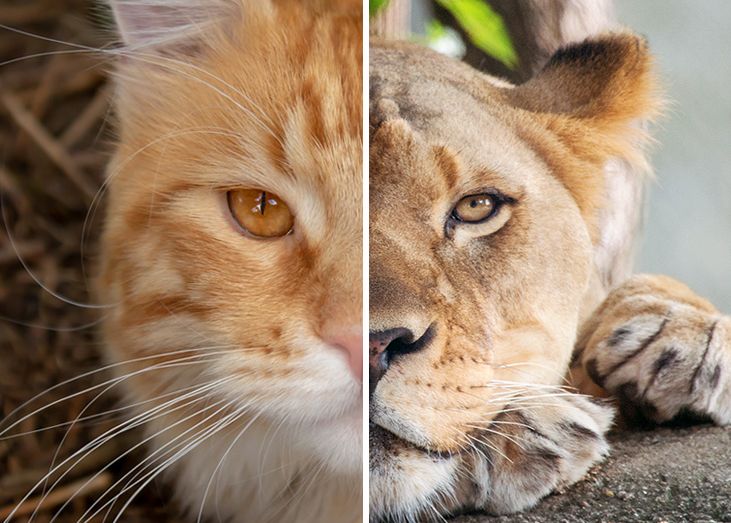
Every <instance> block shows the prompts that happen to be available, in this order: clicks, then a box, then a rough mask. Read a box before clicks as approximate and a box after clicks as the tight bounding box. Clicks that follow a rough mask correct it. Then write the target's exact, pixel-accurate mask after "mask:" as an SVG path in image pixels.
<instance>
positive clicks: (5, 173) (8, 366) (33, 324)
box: [0, 0, 174, 522]
mask: <svg viewBox="0 0 731 523" xmlns="http://www.w3.org/2000/svg"><path fill="white" fill-rule="evenodd" d="M99 18H100V12H99V6H98V5H94V2H92V1H90V0H18V1H13V0H4V1H3V2H2V4H0V24H2V25H5V26H9V27H11V28H13V29H17V30H20V31H26V32H29V33H33V34H35V35H41V36H43V37H46V38H50V39H54V40H59V41H66V42H72V43H74V44H81V45H85V46H92V47H99V46H103V45H106V44H108V40H109V38H110V36H109V34H108V33H105V32H104V31H103V30H102V29H101V28H100V27H99V26H98V24H97V23H96V22H95V21H97V20H99ZM0 63H1V64H2V66H1V67H0V194H1V195H2V201H3V225H2V227H0V419H3V418H6V417H7V416H8V415H10V414H11V412H12V411H13V410H14V409H16V408H17V407H18V406H20V405H21V404H22V403H23V402H25V401H26V400H29V399H30V398H32V397H33V396H35V395H36V394H38V393H41V392H43V391H46V390H47V389H49V387H53V386H54V385H56V384H58V383H61V382H62V381H64V380H68V379H70V378H74V377H76V376H78V375H80V374H82V373H84V372H86V371H90V370H94V369H97V368H99V367H100V365H101V364H100V357H99V351H98V343H97V342H96V341H95V327H94V324H95V322H97V321H98V315H99V312H98V311H96V310H93V309H89V308H83V307H78V306H74V305H71V304H69V303H65V302H64V301H62V300H60V299H57V298H56V297H54V296H53V294H52V293H56V294H58V295H60V296H63V297H66V298H69V299H71V300H75V301H78V302H81V303H89V302H91V300H92V298H91V297H90V295H89V288H88V287H89V273H90V272H93V271H92V269H90V268H91V267H93V265H94V244H95V236H96V234H95V231H96V229H98V222H99V219H98V215H99V214H101V213H96V214H95V215H93V216H95V217H96V219H92V220H91V221H90V227H89V231H87V232H88V234H87V235H86V237H82V231H83V230H84V221H85V219H86V217H87V212H88V211H89V209H90V204H91V202H92V199H93V197H94V195H95V194H96V193H97V190H98V188H99V186H100V184H101V180H102V176H103V171H104V165H105V163H106V161H107V158H108V155H109V150H110V146H109V144H110V142H111V138H112V133H111V132H110V129H109V125H108V120H109V101H110V95H111V91H110V89H109V86H108V84H107V82H106V74H105V73H106V71H107V70H108V68H109V65H110V64H109V62H108V60H107V59H105V58H104V57H102V56H100V55H99V54H98V53H87V52H79V51H78V50H76V49H74V47H71V46H67V45H62V44H58V43H54V42H51V41H48V40H44V39H42V38H37V37H32V36H28V35H23V34H20V33H18V32H13V31H10V30H7V29H3V28H0ZM8 232H9V233H10V235H11V236H12V239H13V243H14V244H13V243H11V241H10V238H9V237H8ZM82 242H83V255H82ZM21 259H22V260H23V262H25V263H26V264H27V266H28V269H29V270H26V268H25V267H24V266H23V264H22V263H21ZM31 273H32V274H34V275H36V276H37V278H38V279H39V280H40V281H41V282H42V283H43V285H44V286H45V287H47V289H48V291H46V290H44V289H42V288H41V286H40V285H39V284H38V283H37V282H35V281H34V279H33V277H32V276H31ZM89 325H91V327H89ZM85 326H87V327H85ZM108 377H109V376H107V375H100V376H94V377H89V378H85V379H81V380H79V381H76V382H74V383H71V384H69V385H67V386H63V387H60V388H58V389H55V390H52V391H51V392H49V393H47V394H45V395H44V396H43V397H42V398H40V399H38V400H36V401H34V402H32V403H31V404H30V405H28V406H26V407H24V408H23V409H21V412H20V413H19V414H16V415H14V416H12V417H10V418H8V419H6V420H5V421H4V422H3V423H2V424H1V425H0V433H2V432H3V430H4V429H6V428H7V427H8V425H9V424H11V423H13V422H15V421H17V420H20V419H21V418H22V417H23V416H24V415H26V414H31V413H32V412H33V411H34V410H35V409H37V408H39V407H42V406H44V405H48V404H50V403H52V402H53V401H55V400H56V399H59V398H62V397H64V396H65V395H68V394H73V393H74V392H77V391H81V390H83V389H85V388H87V387H89V386H90V385H92V384H94V383H100V382H102V381H103V380H104V379H105V378H108ZM98 392H99V391H98V390H97V391H93V392H89V393H85V394H82V395H80V396H77V397H73V398H71V399H70V400H69V401H64V402H61V403H59V404H57V405H54V406H52V407H50V408H48V409H46V410H44V411H43V412H41V413H38V414H36V415H33V416H31V417H29V418H28V419H25V420H23V421H22V422H20V423H19V424H18V425H17V426H15V427H14V428H13V429H12V430H11V431H10V432H9V433H8V434H2V435H0V521H1V520H3V519H4V518H5V517H7V515H8V514H9V513H10V512H11V510H12V509H13V508H14V507H15V506H16V504H17V503H19V502H20V501H21V500H22V498H23V496H24V495H25V494H26V493H27V492H28V491H29V489H30V488H31V487H32V486H33V485H34V484H35V483H36V482H37V481H38V480H39V479H40V478H42V477H43V476H44V474H46V473H47V472H48V471H49V469H50V468H51V465H52V462H53V460H54V454H55V453H56V452H57V451H58V456H57V457H56V460H55V461H56V463H59V462H60V461H62V460H63V458H64V457H66V456H69V455H71V454H72V453H73V452H74V451H75V450H77V449H79V448H81V446H82V445H84V444H85V443H87V442H89V441H90V440H91V439H93V438H94V437H96V436H98V435H99V434H102V433H103V432H104V431H105V430H108V429H109V428H111V427H113V426H114V425H116V424H117V423H119V421H120V420H121V419H122V418H121V417H120V414H119V413H113V414H110V415H103V416H99V417H97V418H94V419H92V420H90V421H86V422H82V423H78V424H75V425H74V426H73V427H72V428H71V429H70V430H69V431H68V434H66V429H67V428H68V427H66V426H63V427H60V428H57V429H52V430H44V431H41V432H33V431H36V430H38V429H41V428H45V427H53V426H54V425H59V424H63V423H67V422H70V421H73V420H74V419H75V418H76V417H77V416H78V415H79V414H80V413H82V411H83V409H84V407H85V406H86V405H87V404H88V403H89V402H90V401H91V400H92V399H93V398H94V396H95V395H96V394H97V393H98ZM108 396H110V395H109V394H105V395H104V396H103V397H102V398H100V399H98V400H96V401H94V402H93V403H92V405H91V407H90V408H89V409H88V410H86V411H83V414H82V415H84V416H87V415H90V414H95V413H103V412H105V411H107V410H109V409H114V408H115V407H116V404H115V403H114V398H113V397H108ZM24 433H29V434H24ZM23 434H24V435H23ZM8 435H15V436H16V437H13V438H10V439H7V436H8ZM64 436H65V441H63V440H64ZM118 439H120V438H115V440H118ZM62 441H63V445H61V446H60V444H61V442H62ZM135 441H139V437H137V439H136V438H135V435H134V434H132V435H129V436H126V437H124V438H121V439H120V440H119V441H112V442H110V444H107V445H104V446H103V447H101V448H100V449H99V450H98V451H97V452H95V453H93V454H91V455H90V456H87V458H85V459H84V460H83V462H81V463H79V464H78V466H76V467H74V468H73V469H72V470H71V471H70V472H69V473H68V475H66V476H64V477H62V478H61V479H60V480H59V482H58V485H57V486H56V487H55V488H53V489H50V488H49V489H47V491H50V494H49V496H48V497H47V498H45V500H43V501H42V499H41V498H42V496H40V495H41V494H42V490H39V491H37V492H35V493H34V494H33V496H31V497H30V498H29V499H28V500H26V501H25V502H24V503H23V504H22V505H21V506H20V509H19V511H18V512H17V513H16V517H15V518H14V519H13V521H28V520H29V518H30V517H31V514H33V513H34V511H36V513H35V516H34V517H33V521H38V522H46V521H50V520H51V519H52V518H53V516H54V514H55V513H56V511H57V510H58V509H59V508H60V507H62V506H63V505H64V504H65V503H67V502H68V504H67V506H66V508H65V510H64V511H63V512H62V514H61V515H60V516H59V517H58V518H57V519H56V521H59V522H72V521H79V519H80V517H81V515H82V514H83V512H84V510H85V509H86V508H87V507H88V506H89V504H90V503H91V502H93V501H94V499H95V498H96V497H97V496H98V495H99V494H100V493H101V492H103V491H104V490H106V489H107V488H108V487H109V486H110V485H111V484H112V483H113V482H114V481H116V479H118V478H119V477H121V475H122V474H124V472H125V471H126V470H129V465H128V463H134V462H135V461H134V457H130V458H129V459H128V463H127V464H125V463H124V462H122V463H115V464H114V465H113V466H112V467H111V468H110V469H109V470H107V471H105V472H103V473H102V474H100V475H98V476H96V477H95V476H94V475H95V474H96V473H97V472H98V471H100V470H101V469H102V468H103V467H104V466H105V465H106V464H107V463H109V462H110V461H112V460H113V459H114V458H115V457H117V456H118V455H119V454H120V453H121V452H122V451H123V450H124V449H126V448H129V447H130V446H131V445H133V444H134V443H133V442H135ZM136 457H137V458H139V456H136ZM67 468H68V467H62V469H63V470H66V469H67ZM60 476H61V475H60V474H54V475H53V477H52V479H51V482H49V483H48V487H50V486H51V485H53V481H54V480H55V479H56V478H59V477H60ZM148 490H149V491H150V492H147V493H145V494H143V495H142V496H140V498H139V499H138V500H137V501H135V502H134V503H133V504H132V505H131V506H130V507H129V508H128V509H127V510H126V511H125V513H124V516H123V517H122V518H121V521H155V522H165V521H174V518H173V517H171V516H170V515H169V514H168V513H167V511H166V509H165V508H164V507H165V495H164V494H163V493H161V487H160V486H159V485H155V486H154V487H151V488H149V489H148ZM119 506H120V505H118V507H119ZM114 515H115V513H114V512H112V516H114ZM103 516H104V511H102V512H101V515H100V516H99V517H96V518H94V519H93V520H92V521H102V520H103ZM112 519H113V517H112Z"/></svg>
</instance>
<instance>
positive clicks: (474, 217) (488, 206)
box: [452, 193, 501, 223]
mask: <svg viewBox="0 0 731 523" xmlns="http://www.w3.org/2000/svg"><path fill="white" fill-rule="evenodd" d="M500 203H501V202H500V200H499V199H498V198H497V196H495V195H494V194H488V193H484V194H473V195H470V196H465V197H464V198H462V199H461V200H460V201H458V202H457V205H455V206H454V210H453V211H452V218H454V219H455V220H457V221H459V222H463V223H479V222H482V221H485V220H487V219H488V218H490V217H492V216H493V215H494V214H495V212H496V211H497V209H498V207H499V206H500Z"/></svg>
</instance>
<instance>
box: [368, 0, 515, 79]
mask: <svg viewBox="0 0 731 523" xmlns="http://www.w3.org/2000/svg"><path fill="white" fill-rule="evenodd" d="M434 2H435V3H437V4H438V5H440V6H442V7H443V8H444V9H446V10H447V11H448V12H449V13H450V14H451V15H452V16H453V17H454V19H455V20H456V21H457V23H458V24H459V25H460V26H461V27H462V29H464V31H465V33H466V34H467V36H468V38H469V39H470V41H471V42H472V43H473V44H474V45H475V46H476V47H477V48H478V49H480V50H481V51H483V52H484V53H487V54H488V55H490V56H492V57H493V58H495V59H496V60H499V61H500V62H502V63H503V64H505V66H506V67H508V68H510V69H514V68H515V67H516V66H517V65H518V54H517V53H516V52H515V48H514V47H513V42H512V40H511V39H510V35H509V34H508V30H507V28H506V27H505V24H504V23H503V19H502V18H501V17H500V15H499V14H498V13H496V12H495V11H494V10H493V9H492V7H490V5H489V4H488V3H487V2H486V1H485V0H434ZM387 4H388V0H369V3H368V9H369V13H370V16H373V15H374V14H376V13H377V12H378V11H379V10H380V9H383V8H384V7H385V6H386V5H387ZM426 29H427V34H426V38H427V41H429V42H434V41H436V40H437V39H440V38H444V37H445V36H446V33H447V32H446V29H445V28H444V27H443V26H442V25H441V24H440V23H439V22H438V21H436V20H432V21H431V22H430V23H429V24H428V25H427V28H426Z"/></svg>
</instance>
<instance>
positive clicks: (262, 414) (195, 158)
mask: <svg viewBox="0 0 731 523" xmlns="http://www.w3.org/2000/svg"><path fill="white" fill-rule="evenodd" d="M209 3H210V2H209ZM190 4H194V3H193V2H190ZM200 4H207V3H206V2H202V3H200ZM210 4H211V5H204V6H200V7H198V8H197V9H198V10H199V11H201V12H200V13H198V12H195V11H192V12H190V13H188V16H184V17H181V18H180V19H179V20H176V19H175V18H174V17H171V16H170V13H165V12H164V11H160V10H161V9H163V8H160V7H157V8H156V9H153V10H148V11H147V12H141V11H140V10H139V7H136V4H134V3H132V4H129V5H126V4H125V3H124V2H119V3H118V4H117V6H116V7H117V9H116V12H117V17H118V18H119V22H120V27H121V28H122V30H123V33H124V35H125V36H126V38H127V43H128V45H129V49H130V50H131V52H130V53H129V55H128V56H126V57H123V58H122V63H121V64H120V67H119V69H118V71H117V74H118V82H117V89H118V103H117V112H118V117H119V145H118V149H117V153H116V155H115V157H114V160H113V162H112V164H111V166H110V168H109V173H108V180H107V184H108V191H109V205H108V208H107V217H106V224H105V231H104V237H103V248H102V263H101V277H100V279H99V292H100V294H101V298H102V299H103V300H104V302H105V303H107V304H110V306H111V309H110V312H109V314H108V315H107V317H106V320H105V325H104V338H105V341H106V347H107V350H108V354H109V357H110V358H111V359H112V360H113V361H128V360H133V359H139V360H140V361H139V362H138V363H137V364H136V365H132V367H133V368H135V369H136V370H138V371H139V374H137V375H136V376H134V377H131V378H130V379H128V380H126V385H127V387H126V392H127V394H128V395H129V396H131V397H132V398H133V399H134V400H136V401H146V400H155V401H153V403H155V402H159V403H161V402H162V399H160V400H156V398H162V397H165V398H166V400H169V399H170V396H169V394H172V395H173V396H174V393H175V391H182V390H190V389H191V388H193V387H199V388H201V390H203V388H205V387H209V389H206V391H205V392H204V393H201V395H200V398H201V401H200V402H199V403H194V404H193V405H192V406H189V407H186V409H193V407H197V406H202V405H204V404H205V405H207V406H210V405H218V406H220V409H219V410H220V412H218V411H216V410H212V411H208V412H207V413H206V414H208V413H211V412H213V413H215V415H214V416H212V417H211V418H210V419H209V420H208V421H206V422H205V424H204V426H208V425H210V424H212V423H216V422H218V421H221V420H222V419H229V418H225V416H227V415H229V414H231V413H233V414H234V415H233V417H232V418H230V419H234V418H235V422H232V425H233V426H234V427H243V426H245V425H246V424H247V423H250V422H252V421H253V420H256V422H257V423H263V424H264V425H265V426H270V427H272V430H275V429H277V430H280V428H281V427H285V428H284V429H281V430H286V431H296V432H297V433H298V434H300V437H298V438H293V441H294V440H295V439H296V441H297V445H299V446H300V447H301V448H302V451H303V452H304V454H310V455H313V456H314V457H315V459H316V460H319V461H321V462H323V463H325V465H326V466H328V467H330V468H332V469H335V470H340V471H351V472H354V471H357V470H359V468H360V466H361V465H360V461H361V395H360V391H361V359H362V358H361V315H362V303H361V292H362V291H361V288H362V261H361V260H362V225H361V224H362V213H361V207H362V205H361V201H362V189H361V187H362V173H361V163H362V117H361V82H362V79H361V76H362V75H361V70H362V66H361V52H362V51H361V40H362V37H361V35H362V28H361V13H360V7H357V8H354V9H349V8H348V7H347V5H340V6H339V7H335V6H328V5H327V4H328V2H311V3H300V2H293V1H278V2H243V3H241V4H240V3H239V2H233V1H232V2H213V3H210ZM137 5H138V4H137ZM141 15H147V16H141ZM150 17H151V18H150ZM155 20H157V24H158V26H155ZM176 24H177V25H176ZM176 27H177V29H178V30H177V31H176V30H175V29H176ZM181 35H183V36H181ZM249 204H251V205H249ZM257 206H258V207H257ZM125 370H129V367H126V368H125ZM194 390H196V389H194ZM166 395H168V396H166ZM186 409H181V411H178V412H170V413H168V414H167V416H168V417H169V418H170V419H169V421H170V422H173V423H175V422H178V421H181V420H182V418H183V417H184V414H183V413H182V412H185V415H187V414H189V412H190V411H189V410H186ZM202 417H203V414H200V415H196V416H195V417H193V418H192V419H191V420H186V421H184V422H182V424H181V426H183V427H185V426H187V425H188V424H191V423H193V422H194V421H195V422H199V421H200V419H201V418H202ZM163 437H164V436H163ZM244 437H245V436H244Z"/></svg>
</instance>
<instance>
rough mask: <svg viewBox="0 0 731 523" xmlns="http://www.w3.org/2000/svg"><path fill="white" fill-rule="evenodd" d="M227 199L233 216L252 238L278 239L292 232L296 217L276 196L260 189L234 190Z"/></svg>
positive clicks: (227, 195)
mask: <svg viewBox="0 0 731 523" xmlns="http://www.w3.org/2000/svg"><path fill="white" fill-rule="evenodd" d="M226 198H227V199H228V208H229V210H230V211H231V216H233V218H234V220H236V223H238V224H239V225H240V226H241V227H242V228H243V229H244V230H245V231H246V232H248V233H249V234H251V235H252V236H257V237H260V238H276V237H279V236H284V235H285V234H287V233H288V232H289V231H291V230H292V226H293V225H294V216H292V212H291V211H290V210H289V207H288V206H287V204H286V203H284V200H282V199H281V198H280V197H279V196H277V195H276V194H273V193H270V192H267V191H262V190H259V189H233V190H230V191H228V193H227V194H226Z"/></svg>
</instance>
